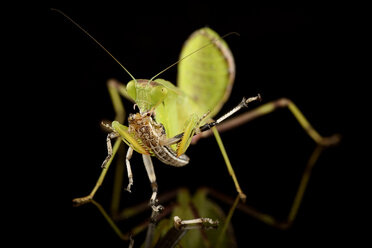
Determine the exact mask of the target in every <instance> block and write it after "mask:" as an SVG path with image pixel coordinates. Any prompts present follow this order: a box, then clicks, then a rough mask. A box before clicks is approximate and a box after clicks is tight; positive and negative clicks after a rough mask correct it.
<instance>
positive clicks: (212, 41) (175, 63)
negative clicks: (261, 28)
mask: <svg viewBox="0 0 372 248" xmlns="http://www.w3.org/2000/svg"><path fill="white" fill-rule="evenodd" d="M233 34H235V35H237V36H240V35H239V33H237V32H230V33H227V34H225V35H223V36H221V37H219V38H216V39H213V40H211V41H210V42H208V43H207V44H205V45H203V46H201V47H200V48H198V49H196V50H195V51H193V52H191V53H189V54H187V55H186V56H184V57H182V58H180V59H179V60H177V61H176V62H174V63H173V64H171V65H169V66H168V67H167V68H165V69H164V70H162V71H161V72H159V73H158V74H156V75H155V76H153V77H152V78H151V79H150V80H149V81H148V84H150V83H151V82H152V81H153V80H154V79H155V78H157V77H158V76H159V75H160V74H162V73H164V72H166V71H167V70H169V69H170V68H172V67H173V66H175V65H177V64H178V63H180V62H181V61H182V60H184V59H186V58H188V57H190V56H191V55H193V54H195V53H197V52H199V51H200V50H202V49H204V48H206V47H208V46H210V45H212V44H214V42H216V41H218V40H222V39H223V38H225V37H227V36H230V35H233Z"/></svg>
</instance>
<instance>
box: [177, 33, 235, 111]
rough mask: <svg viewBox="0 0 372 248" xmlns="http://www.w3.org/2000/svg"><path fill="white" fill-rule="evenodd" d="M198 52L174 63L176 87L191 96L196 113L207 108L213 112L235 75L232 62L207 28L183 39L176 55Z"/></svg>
mask: <svg viewBox="0 0 372 248" xmlns="http://www.w3.org/2000/svg"><path fill="white" fill-rule="evenodd" d="M210 43H212V44H211V45H209V46H206V47H204V48H203V49H201V50H200V51H198V52H196V53H195V54H193V55H191V56H190V57H188V58H186V59H184V60H182V61H181V62H180V63H179V64H178V78H177V83H178V87H179V89H180V90H182V91H183V92H184V93H185V94H186V95H187V96H189V97H191V99H193V100H194V101H195V103H196V104H197V106H198V108H197V109H196V110H195V111H194V112H197V113H198V114H199V115H202V114H204V113H206V112H207V111H208V110H210V111H211V115H210V116H211V117H213V116H214V115H216V114H217V113H218V111H219V110H220V109H221V108H222V106H223V104H224V103H225V102H226V101H227V99H228V97H229V95H230V92H231V88H232V85H233V82H234V78H235V63H234V58H233V56H232V53H231V51H230V49H229V47H228V45H227V44H226V42H225V41H224V40H222V39H221V38H220V36H219V35H218V34H217V33H216V32H214V31H213V30H212V29H210V28H202V29H199V30H197V31H195V32H194V33H193V34H191V36H190V37H189V39H188V40H187V41H186V42H185V44H184V46H183V48H182V51H181V55H180V58H183V57H185V56H187V55H189V54H191V53H192V52H194V51H196V50H197V49H200V48H201V47H203V46H205V45H206V44H210Z"/></svg>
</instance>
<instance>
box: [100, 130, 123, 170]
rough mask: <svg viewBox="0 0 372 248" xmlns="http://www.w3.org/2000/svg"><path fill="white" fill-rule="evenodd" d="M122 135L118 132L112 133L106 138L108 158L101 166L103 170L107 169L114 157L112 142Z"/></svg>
mask: <svg viewBox="0 0 372 248" xmlns="http://www.w3.org/2000/svg"><path fill="white" fill-rule="evenodd" d="M119 136H120V135H119V134H118V133H117V132H111V133H109V134H108V135H107V138H106V143H107V157H106V159H105V160H104V161H103V163H102V165H101V168H106V164H107V162H108V161H109V160H110V159H111V157H112V145H111V140H112V139H114V138H117V137H119Z"/></svg>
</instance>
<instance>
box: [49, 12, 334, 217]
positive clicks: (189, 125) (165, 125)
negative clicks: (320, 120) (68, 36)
mask: <svg viewBox="0 0 372 248" xmlns="http://www.w3.org/2000/svg"><path fill="white" fill-rule="evenodd" d="M56 11H57V12H59V13H61V14H62V15H64V16H65V17H66V18H67V19H69V20H70V21H71V22H72V23H73V24H75V25H76V26H77V27H78V28H80V29H81V30H82V31H83V32H84V33H86V34H87V35H88V36H89V37H90V38H91V39H92V40H93V41H94V42H96V43H97V44H98V45H99V46H100V47H101V48H102V49H103V50H105V51H106V52H107V53H108V54H109V55H110V56H111V57H112V58H113V59H114V60H115V61H116V62H117V63H118V64H119V65H120V66H121V67H122V68H123V69H124V70H125V71H126V73H127V74H128V75H129V76H130V77H131V78H132V80H131V81H130V82H129V83H128V84H127V85H126V86H125V85H123V84H121V83H119V82H117V81H115V80H110V81H109V82H108V88H109V93H110V96H111V99H112V102H113V106H114V109H115V112H116V118H115V119H116V120H115V121H113V122H112V123H111V124H104V126H105V127H106V128H107V129H108V130H110V133H109V134H108V135H107V139H106V143H107V151H108V155H107V157H106V158H105V160H104V161H103V163H102V173H101V175H100V177H99V179H98V181H97V183H96V185H95V186H94V188H93V189H92V191H91V192H90V194H89V195H87V196H85V197H80V198H75V199H74V200H73V202H74V204H76V205H81V204H85V203H88V202H91V201H92V199H93V197H94V195H95V193H96V192H97V190H98V188H99V187H100V186H101V184H102V182H103V180H104V178H105V175H106V173H107V170H108V168H109V166H110V164H111V162H112V160H113V158H114V156H115V154H116V152H117V150H118V148H119V146H120V143H121V142H122V141H123V142H124V143H126V144H127V145H128V147H129V149H128V151H127V154H126V168H127V173H128V185H127V187H126V190H128V191H130V190H131V187H132V185H133V183H134V180H133V174H132V170H131V165H130V159H131V157H132V155H133V151H136V152H138V153H140V154H142V158H143V163H144V165H145V168H146V171H147V174H148V177H149V180H150V183H151V188H152V195H151V197H150V206H151V207H152V209H153V211H154V212H160V211H161V210H162V209H163V207H162V206H161V205H159V204H158V199H157V193H158V186H157V182H156V176H155V171H154V167H153V164H152V160H151V157H156V158H157V159H159V160H160V161H162V162H163V163H165V164H168V165H172V166H176V167H179V166H185V165H186V164H188V163H189V158H188V157H187V156H186V155H185V152H186V151H187V149H188V147H189V146H190V143H191V142H192V141H193V140H196V139H198V138H200V137H206V136H208V135H211V134H212V133H213V135H214V136H215V138H216V140H217V143H218V145H219V148H220V150H221V153H222V155H223V158H224V161H225V164H226V166H227V169H228V171H229V174H230V175H231V177H232V179H233V182H234V184H235V188H236V191H237V193H238V196H239V198H240V199H242V200H243V201H244V200H245V199H246V195H245V194H244V192H243V190H242V189H241V187H240V185H239V182H238V179H237V176H236V175H235V172H234V170H233V167H232V165H231V163H230V160H229V158H228V155H227V152H226V150H225V147H224V145H223V143H222V140H221V137H220V135H219V131H223V130H225V129H229V128H232V127H235V126H237V125H241V124H242V123H244V122H247V121H249V120H251V119H253V118H256V117H259V116H262V115H265V114H268V113H271V112H273V111H274V110H276V109H278V108H283V107H287V108H288V109H289V110H290V112H291V113H292V114H293V115H294V117H295V118H296V120H297V121H298V122H299V124H300V125H301V126H302V128H303V129H304V130H305V131H306V133H307V134H308V135H309V136H310V137H311V138H312V139H313V140H314V141H315V142H316V143H317V144H319V145H321V146H330V145H333V144H336V143H338V142H339V136H338V135H333V136H330V137H323V136H321V135H320V134H319V133H318V132H317V131H316V130H315V129H314V128H313V127H312V126H311V124H310V123H309V121H308V120H307V119H306V118H305V116H304V115H303V114H302V113H301V111H300V110H299V109H298V107H297V106H296V105H295V104H294V103H293V102H292V101H290V100H288V99H280V100H278V101H275V102H269V103H266V104H264V105H261V106H260V107H258V108H256V109H255V110H254V111H252V112H249V113H247V114H245V115H242V116H238V117H236V118H234V119H230V120H226V119H227V118H229V117H230V116H232V115H233V114H235V113H236V112H237V111H239V110H240V109H242V108H244V107H247V106H248V104H249V103H251V102H253V101H258V100H261V97H260V95H257V96H255V97H250V98H248V99H245V98H243V100H242V102H241V103H239V104H238V105H237V106H236V107H235V108H234V109H232V110H231V111H229V112H228V113H227V114H225V115H223V116H222V117H220V118H218V119H217V120H216V121H213V120H212V118H213V117H215V116H216V115H217V114H218V112H219V111H220V109H221V108H222V106H223V105H224V103H225V102H226V101H227V100H228V98H229V95H230V92H231V88H232V86H233V82H234V78H235V64H234V58H233V55H232V53H231V51H230V49H229V47H228V45H227V44H226V42H225V41H224V40H223V39H222V38H221V37H220V36H219V35H218V34H217V33H216V32H214V31H213V30H211V29H210V28H202V29H200V30H197V31H195V32H194V33H193V34H192V35H191V36H190V38H189V39H188V40H187V41H186V42H185V45H184V47H183V49H182V52H181V55H180V58H181V59H180V60H179V61H177V62H176V63H174V64H172V65H171V66H169V67H167V68H166V69H164V70H163V71H161V72H160V73H158V74H157V75H155V76H154V77H152V78H151V79H149V80H147V79H136V78H134V77H133V76H132V75H131V74H130V73H129V71H128V70H127V69H126V68H125V67H124V66H123V65H122V64H121V63H120V62H119V61H117V59H116V58H115V57H114V56H113V55H111V53H109V52H108V51H107V50H106V49H105V48H104V47H103V46H102V45H101V44H100V43H99V42H98V41H97V40H95V39H94V38H93V37H92V36H91V35H90V34H89V33H88V32H87V31H85V30H84V29H83V28H81V27H80V26H79V25H78V24H77V23H75V22H74V21H73V20H72V19H71V18H69V17H68V16H66V15H65V14H64V13H62V12H61V11H59V10H56ZM176 64H178V78H177V87H176V86H175V85H173V84H172V83H170V82H169V81H166V80H163V79H159V78H157V77H158V76H159V75H160V74H161V73H163V72H164V71H166V70H168V69H169V68H171V67H172V66H174V65H176ZM121 96H123V97H125V98H126V99H128V100H130V101H132V102H133V103H134V106H135V107H137V108H138V110H139V112H137V113H135V114H131V115H130V116H129V118H128V126H125V125H123V124H122V123H123V122H124V119H125V111H124V106H123V103H122V101H121ZM225 120H226V121H225ZM113 139H116V141H115V144H114V145H112V143H111V140H113ZM302 194H303V192H302ZM297 208H298V207H297ZM294 211H297V209H295V210H294Z"/></svg>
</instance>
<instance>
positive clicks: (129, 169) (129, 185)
mask: <svg viewBox="0 0 372 248" xmlns="http://www.w3.org/2000/svg"><path fill="white" fill-rule="evenodd" d="M132 155H133V148H132V147H129V148H128V152H127V156H126V157H125V164H126V165H127V172H128V179H129V183H128V186H127V188H126V190H127V191H129V192H131V191H130V188H131V186H132V185H133V174H132V168H131V167H130V162H129V160H130V159H131V158H132Z"/></svg>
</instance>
